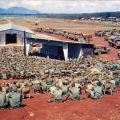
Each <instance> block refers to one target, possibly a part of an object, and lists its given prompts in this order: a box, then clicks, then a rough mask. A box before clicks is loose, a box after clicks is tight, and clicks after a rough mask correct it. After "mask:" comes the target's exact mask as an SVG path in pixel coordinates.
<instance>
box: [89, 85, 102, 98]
mask: <svg viewBox="0 0 120 120" xmlns="http://www.w3.org/2000/svg"><path fill="white" fill-rule="evenodd" d="M90 95H91V98H93V99H98V98H101V97H102V87H100V86H97V87H95V88H94V90H93V91H91V94H90Z"/></svg>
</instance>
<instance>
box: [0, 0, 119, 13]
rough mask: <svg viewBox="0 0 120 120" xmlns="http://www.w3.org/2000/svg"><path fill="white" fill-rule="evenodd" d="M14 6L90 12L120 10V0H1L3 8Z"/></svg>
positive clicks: (44, 10) (53, 10) (52, 11)
mask: <svg viewBox="0 0 120 120" xmlns="http://www.w3.org/2000/svg"><path fill="white" fill-rule="evenodd" d="M13 6H18V7H25V8H29V9H35V10H39V11H41V12H43V13H90V12H103V11H120V0H0V7H1V8H9V7H13Z"/></svg>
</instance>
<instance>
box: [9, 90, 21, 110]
mask: <svg viewBox="0 0 120 120" xmlns="http://www.w3.org/2000/svg"><path fill="white" fill-rule="evenodd" d="M7 97H8V100H9V104H10V107H12V108H17V107H20V106H21V103H22V94H21V93H18V92H11V93H9V94H8V95H7Z"/></svg>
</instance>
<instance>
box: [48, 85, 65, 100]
mask: <svg viewBox="0 0 120 120" xmlns="http://www.w3.org/2000/svg"><path fill="white" fill-rule="evenodd" d="M51 96H52V98H53V99H50V100H48V102H63V98H62V89H61V88H60V87H59V86H56V89H55V90H54V91H53V92H52V95H51Z"/></svg>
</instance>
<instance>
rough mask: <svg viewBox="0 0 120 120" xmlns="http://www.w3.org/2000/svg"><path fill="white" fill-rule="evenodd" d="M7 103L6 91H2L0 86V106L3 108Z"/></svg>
mask: <svg viewBox="0 0 120 120" xmlns="http://www.w3.org/2000/svg"><path fill="white" fill-rule="evenodd" d="M6 105H7V100H6V93H5V92H2V87H1V86H0V108H5V107H6Z"/></svg>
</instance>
